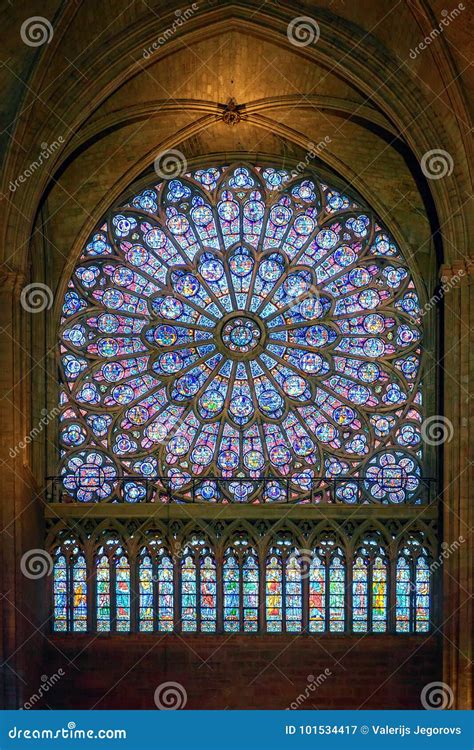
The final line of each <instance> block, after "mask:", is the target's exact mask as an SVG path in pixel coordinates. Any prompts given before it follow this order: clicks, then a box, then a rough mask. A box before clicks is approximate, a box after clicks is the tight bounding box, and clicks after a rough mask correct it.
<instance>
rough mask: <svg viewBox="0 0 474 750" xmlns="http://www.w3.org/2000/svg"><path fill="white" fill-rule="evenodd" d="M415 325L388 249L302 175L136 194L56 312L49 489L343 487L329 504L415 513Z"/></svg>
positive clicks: (268, 492) (115, 213)
mask: <svg viewBox="0 0 474 750" xmlns="http://www.w3.org/2000/svg"><path fill="white" fill-rule="evenodd" d="M420 322H421V318H420V315H419V301H418V296H417V292H416V289H415V285H414V282H413V279H412V277H411V274H410V270H409V267H408V265H407V263H406V261H405V260H404V258H403V255H402V252H401V250H400V248H399V247H398V246H397V243H396V242H395V240H394V238H393V237H392V236H391V235H390V234H389V232H388V231H387V229H386V228H384V227H383V225H382V223H381V222H380V221H379V220H378V219H377V217H376V216H375V215H374V213H373V212H372V211H371V210H370V209H369V208H368V207H367V206H365V205H364V204H363V202H362V201H361V200H359V199H355V198H353V197H351V196H349V195H348V194H347V195H346V194H345V193H344V192H341V190H339V189H337V188H335V187H333V186H330V185H328V184H327V183H326V182H325V181H324V180H321V179H320V178H318V177H317V176H316V175H314V174H305V175H298V176H292V175H291V174H289V173H288V172H286V171H285V170H282V169H273V168H269V167H256V168H251V167H249V166H243V165H232V166H229V167H210V168H208V169H200V170H198V171H196V172H190V173H189V174H186V175H183V176H181V177H177V178H174V179H170V180H164V181H161V182H159V183H156V182H155V183H154V184H152V185H150V186H147V187H146V188H145V189H142V190H141V192H138V193H137V194H132V195H131V196H130V198H129V199H128V200H126V201H124V202H123V203H122V204H121V205H119V206H117V207H115V208H113V209H112V210H111V211H110V212H109V214H108V216H107V217H106V218H104V220H103V221H102V222H101V223H100V225H99V226H98V227H97V228H96V230H95V231H94V232H93V233H92V235H91V237H90V238H89V241H88V242H87V243H86V246H85V247H84V249H83V252H82V254H81V257H80V259H79V261H78V263H77V265H76V268H75V270H74V273H73V275H72V278H71V280H70V281H69V283H68V286H67V290H66V293H65V296H64V305H63V317H62V321H61V329H60V360H61V373H62V387H61V408H62V414H61V424H60V436H61V443H62V475H63V477H64V487H65V488H66V489H67V491H68V492H69V493H70V494H72V495H73V496H74V497H75V498H76V499H77V500H82V501H91V500H103V499H108V500H115V499H122V500H126V501H128V502H136V501H138V500H140V499H143V496H144V493H145V489H144V486H145V484H146V486H147V488H148V489H149V488H150V487H151V488H152V490H153V491H154V492H155V491H156V495H155V498H156V499H159V498H160V497H161V495H160V492H163V493H164V495H163V496H166V493H167V492H168V493H169V492H170V491H171V492H173V494H174V496H175V497H177V498H181V499H183V500H186V499H187V498H189V497H190V496H191V495H190V493H191V487H193V496H194V497H195V498H196V499H198V500H207V501H216V500H219V499H223V498H227V499H229V500H238V501H249V500H252V501H261V502H263V501H278V500H282V499H288V498H290V499H292V500H303V499H304V498H305V496H306V495H307V494H308V490H309V489H310V488H314V487H315V486H323V485H324V483H325V482H328V481H332V482H333V481H334V480H336V479H337V480H339V479H342V478H344V479H345V480H347V481H341V482H339V481H338V482H337V485H336V486H337V491H336V496H337V499H338V500H340V501H341V502H347V503H351V502H356V501H358V500H360V494H359V493H363V497H364V499H366V500H367V501H372V502H397V503H398V502H404V501H406V500H413V498H415V501H416V493H417V489H418V485H419V481H420V479H419V478H420V461H421V450H420V442H421V438H420V424H421V419H422V407H421V388H420V356H421V351H420V340H421V329H420ZM124 477H125V478H126V479H124ZM261 478H265V480H266V481H265V482H264V483H262V484H259V482H260V480H261ZM219 480H226V481H219Z"/></svg>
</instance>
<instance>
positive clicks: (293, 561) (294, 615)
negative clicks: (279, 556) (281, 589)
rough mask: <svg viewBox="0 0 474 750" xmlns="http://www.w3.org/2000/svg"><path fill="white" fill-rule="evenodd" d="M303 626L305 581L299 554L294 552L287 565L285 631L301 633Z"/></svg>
mask: <svg viewBox="0 0 474 750" xmlns="http://www.w3.org/2000/svg"><path fill="white" fill-rule="evenodd" d="M302 625H303V581H302V569H301V563H300V558H299V555H298V553H297V552H296V551H295V550H294V551H293V552H292V553H291V554H290V555H289V557H288V559H287V560H286V565H285V626H286V627H285V629H286V632H287V633H299V632H300V631H301V629H302Z"/></svg>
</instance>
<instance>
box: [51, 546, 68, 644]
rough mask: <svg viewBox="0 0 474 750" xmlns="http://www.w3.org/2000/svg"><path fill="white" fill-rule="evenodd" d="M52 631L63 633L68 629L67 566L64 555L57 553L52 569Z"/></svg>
mask: <svg viewBox="0 0 474 750" xmlns="http://www.w3.org/2000/svg"><path fill="white" fill-rule="evenodd" d="M53 609H54V626H53V627H54V630H57V631H59V632H61V631H62V632H64V631H67V630H69V628H68V609H69V608H68V566H67V562H66V557H65V555H64V554H60V553H57V554H56V556H55V559H54V568H53Z"/></svg>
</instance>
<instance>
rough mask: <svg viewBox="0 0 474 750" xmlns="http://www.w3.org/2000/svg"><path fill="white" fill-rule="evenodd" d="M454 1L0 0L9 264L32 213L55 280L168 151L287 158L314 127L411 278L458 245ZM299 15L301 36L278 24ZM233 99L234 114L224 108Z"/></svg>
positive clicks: (22, 250) (467, 77) (467, 185)
mask: <svg viewBox="0 0 474 750" xmlns="http://www.w3.org/2000/svg"><path fill="white" fill-rule="evenodd" d="M461 6H463V4H462V3H460V4H459V8H458V6H457V5H455V6H453V8H457V9H458V10H457V13H456V14H455V17H452V18H451V17H449V18H448V19H447V14H446V10H445V7H444V2H443V1H442V0H439V1H438V0H435V1H434V2H427V1H426V0H398V2H393V0H360V1H359V2H357V3H352V2H344V0H329V1H327V2H318V3H317V4H316V3H314V2H311V3H309V2H307V3H301V2H300V3H293V2H291V3H288V2H283V1H281V2H279V1H278V0H273V1H270V0H268V1H267V2H263V3H262V2H256V1H255V2H247V1H246V2H219V0H206V1H203V2H198V3H194V4H193V5H188V6H186V7H183V4H182V3H179V4H178V3H176V2H154V1H153V0H147V2H144V1H142V0H135V2H132V3H127V2H125V0H124V1H123V2H122V1H121V2H111V0H108V1H107V0H105V1H104V2H102V3H100V4H99V3H96V2H95V0H84V2H81V1H80V0H79V2H60V3H58V2H55V0H44V1H43V2H41V3H39V2H31V1H30V0H28V1H27V2H23V3H18V4H16V3H12V4H10V3H5V5H4V14H3V21H2V35H3V36H4V37H5V42H4V45H3V49H4V53H3V57H2V61H1V63H0V82H1V85H2V94H3V95H2V98H1V101H0V112H1V118H2V123H3V124H2V131H3V136H2V138H3V149H2V153H3V162H2V169H3V177H4V183H3V188H2V200H1V203H0V213H1V222H0V231H1V235H2V252H3V258H4V261H5V266H4V270H5V271H6V272H10V273H12V272H22V271H25V270H26V269H27V267H28V263H29V260H30V258H31V239H30V238H31V234H32V232H35V231H39V230H38V227H39V223H38V217H39V216H41V230H40V231H41V238H42V239H45V240H46V241H47V244H48V253H49V256H50V257H49V261H50V266H51V268H52V277H53V278H52V280H59V278H60V277H61V276H62V275H63V274H64V270H65V268H66V267H67V266H68V265H70V264H71V263H72V262H73V260H74V257H76V256H77V252H78V248H79V246H80V244H81V242H82V241H83V240H84V239H85V237H86V236H87V234H88V232H90V230H91V229H92V228H93V226H94V224H95V223H96V222H97V221H98V220H99V218H100V216H101V214H102V213H103V212H104V211H105V210H106V209H107V207H108V205H109V204H110V203H111V202H112V201H113V200H114V199H115V198H116V197H118V196H119V195H120V193H121V192H122V191H123V190H124V189H125V187H126V185H127V184H128V183H130V182H131V181H132V180H135V179H136V178H137V177H139V176H140V175H141V174H142V173H143V172H144V171H146V170H151V169H152V166H153V161H154V159H155V157H156V156H157V155H158V154H160V153H162V152H164V151H166V150H167V149H170V148H178V149H179V150H180V151H181V152H182V153H183V154H184V155H185V157H186V159H187V160H188V161H189V162H192V163H194V162H196V161H199V160H201V159H202V158H203V157H207V158H209V159H213V158H217V157H218V156H219V155H220V156H221V157H222V158H225V159H229V158H234V157H238V156H239V155H241V154H246V155H247V157H248V158H254V159H273V160H275V159H277V160H279V161H281V162H286V163H290V162H294V161H298V160H300V159H303V160H304V159H305V158H306V156H307V154H308V150H309V149H311V146H310V145H308V144H318V143H321V142H322V143H323V146H322V147H321V148H320V149H318V157H317V158H316V159H314V160H312V163H313V164H314V166H315V167H316V168H320V169H322V170H325V169H330V170H332V171H334V172H335V173H336V174H337V175H339V176H340V178H341V179H342V180H344V181H345V182H348V183H349V184H350V185H351V186H352V188H353V189H354V190H356V191H358V192H359V193H361V194H362V195H363V197H364V198H365V199H366V200H368V201H369V202H370V203H371V204H372V205H373V207H374V208H375V209H376V210H377V211H378V212H379V213H380V214H381V216H382V217H383V218H384V219H386V220H387V223H389V224H390V228H391V229H392V231H394V232H395V234H396V235H398V238H399V239H400V241H402V242H403V243H404V244H405V246H406V248H407V250H408V252H409V253H413V254H414V256H415V258H416V260H417V261H418V263H417V265H418V268H419V269H420V272H421V274H422V275H424V274H425V273H426V274H428V270H427V269H429V268H430V267H431V268H434V266H435V265H436V263H437V262H441V261H443V260H444V262H449V263H452V262H453V261H455V260H456V259H459V258H462V257H463V256H464V255H466V254H467V250H468V240H467V238H468V236H469V221H472V218H470V217H472V215H473V212H472V211H470V208H471V206H472V197H471V196H472V174H471V172H470V169H472V166H471V164H472V159H471V149H472V121H471V115H470V112H469V109H468V100H469V94H470V93H471V91H472V88H473V85H472V72H471V71H472V64H471V65H470V62H469V61H470V60H471V59H472V46H473V43H472V22H473V17H474V14H473V13H472V7H471V8H470V7H469V6H470V3H469V2H467V0H466V5H465V6H463V8H464V10H463V9H461ZM447 10H448V12H451V11H452V10H453V9H452V8H448V9H447ZM34 16H41V17H43V18H46V19H47V20H48V21H49V22H50V24H51V27H52V31H51V30H49V29H48V28H46V34H47V40H46V41H45V43H44V44H40V45H38V46H31V38H30V40H29V41H28V39H27V37H25V35H26V34H27V33H28V32H27V26H25V24H26V22H27V21H28V19H31V18H32V17H34ZM301 16H305V17H306V21H304V22H301V21H299V24H300V25H301V23H304V24H306V26H307V27H308V29H309V33H310V34H313V37H312V40H311V43H309V44H306V43H302V42H305V41H307V38H303V37H298V36H296V37H295V36H294V34H293V36H292V34H291V32H289V24H291V22H292V21H293V19H295V18H299V17H301ZM443 19H444V20H445V22H446V23H445V24H444V25H442V24H441V28H442V29H443V31H442V32H440V33H438V34H436V35H435V36H434V38H433V40H432V41H431V43H429V44H427V45H424V46H425V49H420V46H419V45H420V43H421V42H423V39H424V38H425V37H427V36H428V35H429V34H430V33H432V31H433V29H437V28H438V27H439V25H440V23H441V21H442V20H443ZM446 19H447V20H449V23H448V22H447V20H446ZM22 25H23V34H22ZM43 25H44V24H43ZM470 27H471V28H470ZM293 29H294V25H293ZM25 38H26V41H25ZM36 40H38V37H36ZM33 41H35V40H34V39H33ZM295 41H296V43H295ZM230 99H234V100H235V101H236V103H237V105H239V115H240V121H239V122H238V123H237V124H235V125H230V124H228V123H227V122H226V121H225V118H223V114H224V112H225V106H226V103H227V102H228V101H229V100H230ZM471 99H472V98H471ZM52 144H55V145H54V146H52ZM47 146H49V149H47V150H48V156H47V157H46V158H43V160H42V161H43V163H42V164H41V165H40V166H39V168H36V167H35V168H34V169H33V170H32V169H31V165H32V164H33V163H34V162H35V161H38V159H39V155H40V152H41V150H42V149H43V150H45V149H46V147H47ZM432 150H442V151H443V152H447V154H448V157H442V159H444V160H445V162H443V164H442V167H444V164H445V163H446V159H447V160H448V161H447V168H448V169H447V171H448V173H447V174H446V175H445V176H444V177H442V178H440V179H427V178H426V174H424V173H423V170H422V169H421V166H420V163H421V161H422V159H423V156H424V155H425V154H426V153H427V152H429V151H432ZM49 152H51V153H49ZM25 170H26V171H25ZM22 175H23V176H25V175H26V177H24V179H22V180H21V181H20V180H19V178H20V176H22ZM28 175H31V176H28ZM437 176H438V175H435V177H437ZM438 227H440V228H441V233H438V231H437V229H438ZM433 233H435V238H434V240H433ZM440 238H441V239H442V242H441V241H440ZM435 251H437V253H438V258H437V260H436V258H435ZM441 256H444V257H441Z"/></svg>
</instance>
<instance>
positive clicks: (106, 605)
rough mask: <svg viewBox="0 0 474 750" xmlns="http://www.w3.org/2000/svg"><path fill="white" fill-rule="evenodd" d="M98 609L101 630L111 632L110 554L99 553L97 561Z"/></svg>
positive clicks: (97, 618)
mask: <svg viewBox="0 0 474 750" xmlns="http://www.w3.org/2000/svg"><path fill="white" fill-rule="evenodd" d="M96 591H97V602H96V604H97V610H96V624H97V630H98V631H99V632H109V631H110V622H111V595H110V562H109V558H108V555H106V554H99V557H98V559H97V563H96Z"/></svg>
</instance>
